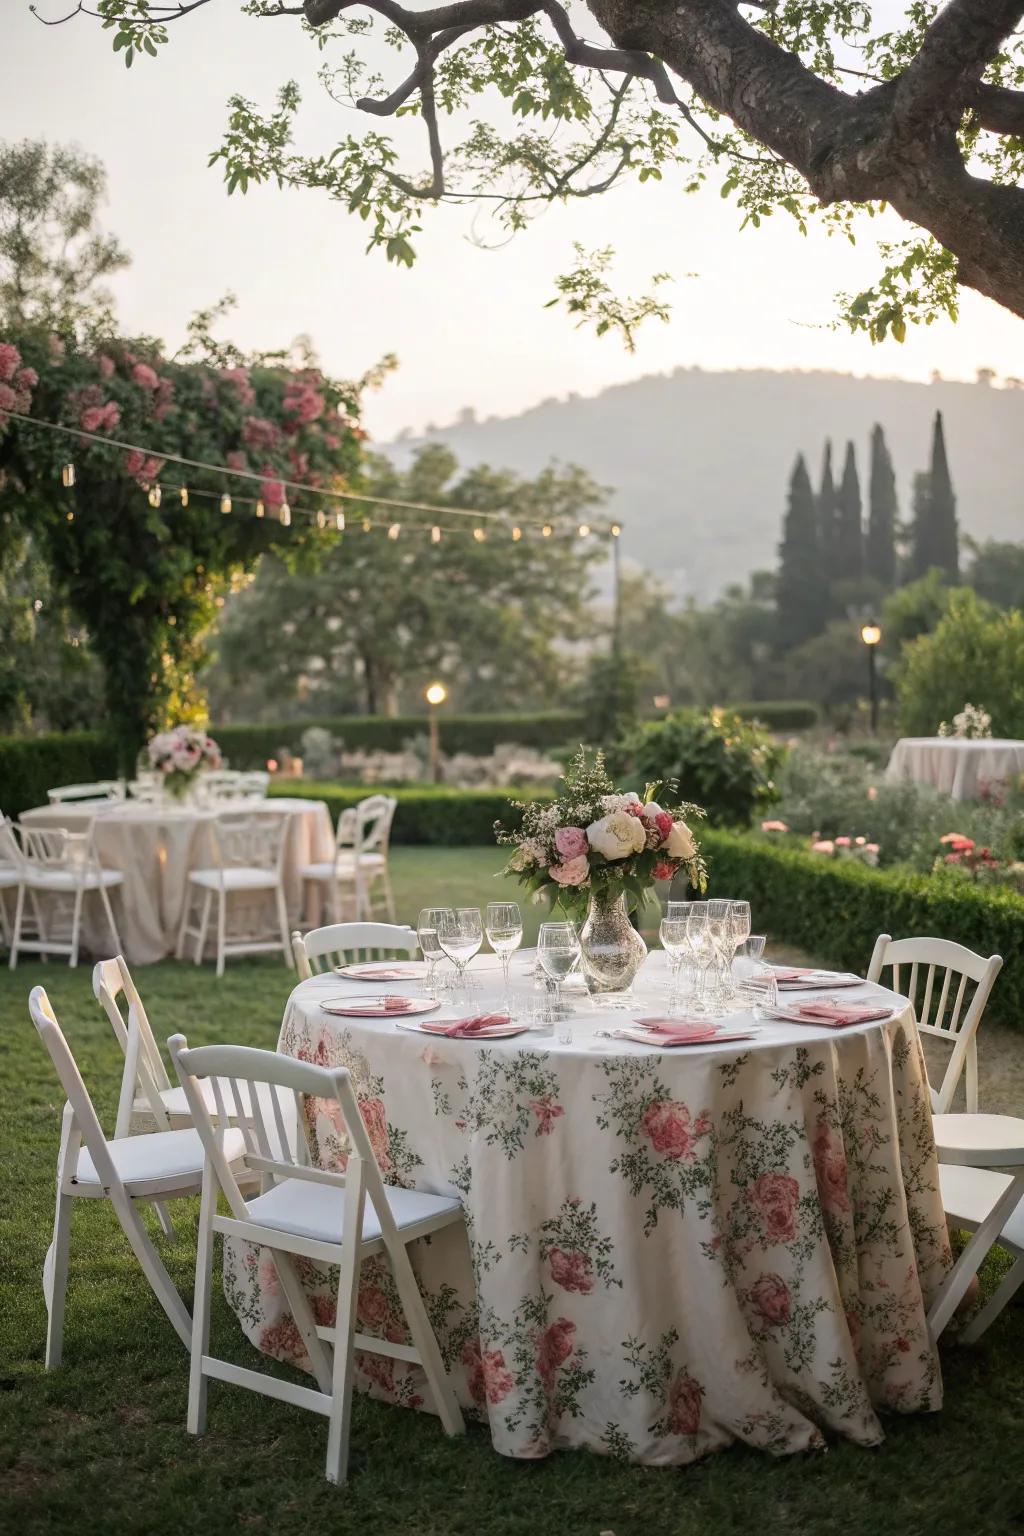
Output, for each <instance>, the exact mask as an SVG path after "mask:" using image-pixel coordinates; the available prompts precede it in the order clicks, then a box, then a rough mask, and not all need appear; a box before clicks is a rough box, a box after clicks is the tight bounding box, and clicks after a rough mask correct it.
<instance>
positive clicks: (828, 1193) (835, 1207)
mask: <svg viewBox="0 0 1024 1536" xmlns="http://www.w3.org/2000/svg"><path fill="white" fill-rule="evenodd" d="M811 1150H812V1152H813V1155H814V1173H815V1177H816V1178H817V1181H818V1196H819V1198H820V1200H821V1203H822V1205H823V1206H824V1208H825V1210H826V1211H828V1212H830V1213H831V1214H832V1215H833V1216H835V1215H838V1214H840V1213H841V1212H843V1211H848V1210H849V1209H850V1196H849V1194H848V1192H847V1188H846V1155H845V1153H844V1152H843V1147H842V1142H841V1141H840V1140H839V1139H838V1138H837V1137H836V1135H835V1134H834V1132H833V1131H832V1130H831V1129H830V1127H829V1126H827V1125H826V1124H825V1122H824V1120H819V1121H818V1128H817V1132H816V1134H815V1137H814V1141H813V1143H812V1145H811Z"/></svg>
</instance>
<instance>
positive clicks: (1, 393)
mask: <svg viewBox="0 0 1024 1536" xmlns="http://www.w3.org/2000/svg"><path fill="white" fill-rule="evenodd" d="M17 409H18V396H17V395H16V394H15V393H14V390H13V389H12V388H11V386H10V385H9V384H0V411H16V410H17Z"/></svg>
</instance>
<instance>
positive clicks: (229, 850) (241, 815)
mask: <svg viewBox="0 0 1024 1536" xmlns="http://www.w3.org/2000/svg"><path fill="white" fill-rule="evenodd" d="M213 825H214V838H215V842H216V848H217V863H218V864H219V866H220V868H221V869H222V870H223V869H239V868H247V869H266V870H276V871H277V873H278V875H280V874H281V872H282V870H283V867H284V847H285V833H286V831H287V818H286V817H285V815H284V813H282V814H281V815H280V816H269V815H265V814H263V813H262V812H261V813H260V814H259V815H255V816H254V815H252V814H251V813H250V812H248V811H222V812H221V813H220V814H219V815H218V816H217V818H216V820H215V822H214V824H213Z"/></svg>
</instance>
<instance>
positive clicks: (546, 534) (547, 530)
mask: <svg viewBox="0 0 1024 1536" xmlns="http://www.w3.org/2000/svg"><path fill="white" fill-rule="evenodd" d="M554 531H555V530H554V529H553V528H552V526H551V524H550V523H545V524H544V527H543V528H542V529H541V537H542V538H545V539H550V537H551V535H552V534H553V533H554Z"/></svg>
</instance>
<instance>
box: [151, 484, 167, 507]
mask: <svg viewBox="0 0 1024 1536" xmlns="http://www.w3.org/2000/svg"><path fill="white" fill-rule="evenodd" d="M163 495H164V493H163V491H162V490H161V489H160V487H159V486H158V485H151V486H150V488H149V504H150V506H151V507H158V506H159V505H160V503H161V501H162V500H163Z"/></svg>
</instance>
